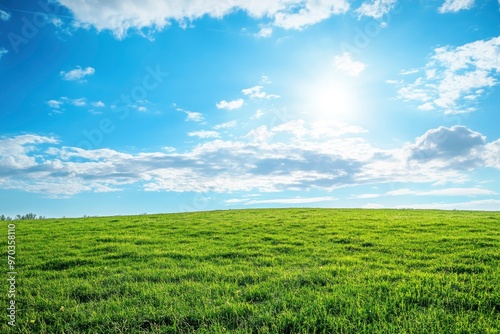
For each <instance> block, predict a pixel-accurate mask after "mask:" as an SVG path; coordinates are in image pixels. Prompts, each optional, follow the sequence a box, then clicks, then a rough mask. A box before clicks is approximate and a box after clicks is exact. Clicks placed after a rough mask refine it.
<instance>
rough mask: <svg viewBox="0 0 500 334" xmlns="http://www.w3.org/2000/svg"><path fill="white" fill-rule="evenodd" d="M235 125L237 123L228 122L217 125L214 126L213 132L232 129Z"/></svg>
mask: <svg viewBox="0 0 500 334" xmlns="http://www.w3.org/2000/svg"><path fill="white" fill-rule="evenodd" d="M237 123H238V122H237V121H229V122H226V123H221V124H217V125H215V126H214V129H215V130H219V129H229V128H234V127H235V126H236V124H237Z"/></svg>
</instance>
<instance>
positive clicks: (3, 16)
mask: <svg viewBox="0 0 500 334" xmlns="http://www.w3.org/2000/svg"><path fill="white" fill-rule="evenodd" d="M9 19H10V13H8V12H6V11H3V10H0V20H2V21H8V20H9Z"/></svg>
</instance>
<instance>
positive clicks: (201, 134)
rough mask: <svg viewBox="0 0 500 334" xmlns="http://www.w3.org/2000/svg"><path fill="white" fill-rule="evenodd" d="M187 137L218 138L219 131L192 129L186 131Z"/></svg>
mask: <svg viewBox="0 0 500 334" xmlns="http://www.w3.org/2000/svg"><path fill="white" fill-rule="evenodd" d="M188 136H189V137H198V138H219V133H218V132H216V131H206V130H202V131H193V132H189V133H188Z"/></svg>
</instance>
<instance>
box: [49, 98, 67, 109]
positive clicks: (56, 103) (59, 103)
mask: <svg viewBox="0 0 500 334" xmlns="http://www.w3.org/2000/svg"><path fill="white" fill-rule="evenodd" d="M46 103H47V105H48V106H49V107H51V108H54V109H59V108H61V106H62V105H63V102H62V101H57V100H49V101H47V102H46Z"/></svg>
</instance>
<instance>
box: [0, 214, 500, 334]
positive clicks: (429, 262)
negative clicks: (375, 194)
mask: <svg viewBox="0 0 500 334" xmlns="http://www.w3.org/2000/svg"><path fill="white" fill-rule="evenodd" d="M2 223H3V225H2V231H3V235H4V237H0V246H1V249H2V250H3V251H2V254H3V255H2V256H3V258H4V260H3V263H4V265H2V268H4V273H5V275H4V277H8V276H7V272H9V268H8V266H7V249H8V248H7V241H8V238H7V225H8V224H9V223H14V224H15V233H16V234H15V238H16V239H15V241H16V254H15V270H16V272H17V275H16V282H15V287H16V295H15V302H16V303H15V305H16V326H15V328H13V327H11V326H10V325H9V324H8V323H7V322H8V321H9V319H8V318H7V315H8V310H7V307H9V303H10V300H11V298H9V297H8V294H7V291H8V289H9V282H7V281H6V280H4V283H3V287H4V288H3V289H4V291H5V293H2V299H1V303H2V305H3V306H2V310H3V311H2V312H4V314H5V315H4V316H2V319H4V320H3V321H2V323H1V325H0V326H1V327H0V332H2V333H144V332H146V333H356V334H360V333H369V334H372V333H384V334H385V333H474V334H476V333H499V329H500V270H499V268H500V212H466V211H427V210H357V209H349V210H347V209H260V210H230V211H213V212H198V213H180V214H155V215H142V216H127V217H125V216H124V217H96V218H94V217H92V218H79V219H48V220H33V221H29V220H25V221H15V222H2Z"/></svg>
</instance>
